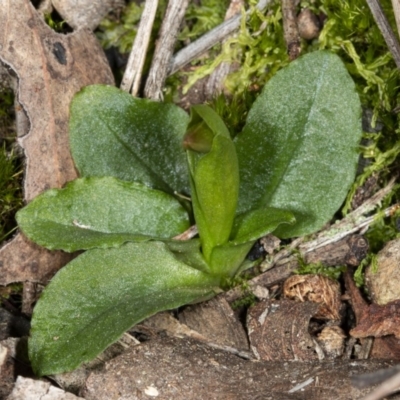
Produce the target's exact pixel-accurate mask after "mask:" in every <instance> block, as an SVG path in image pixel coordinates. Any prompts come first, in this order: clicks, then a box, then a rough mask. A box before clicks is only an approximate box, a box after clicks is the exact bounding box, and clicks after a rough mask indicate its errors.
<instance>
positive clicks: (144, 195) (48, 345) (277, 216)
mask: <svg viewBox="0 0 400 400" xmlns="http://www.w3.org/2000/svg"><path fill="white" fill-rule="evenodd" d="M360 115H361V107H360V101H359V97H358V95H357V94H356V91H355V86H354V83H353V81H352V79H351V78H350V76H349V74H348V72H347V70H346V68H345V66H344V65H343V63H342V61H341V60H340V59H339V58H338V57H337V56H336V55H334V54H331V53H329V52H325V51H318V52H314V53H310V54H308V55H305V56H303V57H301V58H299V59H298V60H296V61H294V62H292V63H291V64H290V65H289V66H288V67H286V68H284V69H282V70H281V71H279V72H278V73H277V74H276V75H275V76H274V77H273V78H272V79H270V80H269V82H268V83H267V84H266V86H265V87H264V89H263V91H262V93H261V94H260V95H259V97H258V98H257V100H256V101H255V103H254V104H253V106H252V108H251V110H250V112H249V113H248V116H247V120H246V124H245V127H244V129H243V131H242V132H241V133H240V134H238V135H237V136H236V137H235V138H234V139H232V138H231V135H230V132H229V131H228V129H227V127H226V126H225V124H224V122H223V121H222V119H221V118H220V117H219V116H218V115H217V114H216V112H215V111H213V110H212V109H211V108H210V107H209V106H206V105H197V106H193V107H192V108H191V111H190V115H188V114H187V113H186V112H185V111H184V110H182V109H181V108H179V107H177V106H175V105H174V104H164V103H159V102H153V101H149V100H146V99H139V98H134V97H132V96H130V95H129V94H128V93H125V92H122V91H120V90H118V89H117V88H114V87H110V86H102V85H94V86H89V87H86V88H84V89H83V90H81V91H80V92H79V93H78V94H76V96H75V98H74V99H73V101H72V104H71V119H70V145H71V152H72V156H73V159H74V161H75V164H76V168H77V170H78V171H79V173H80V176H81V177H80V178H79V179H76V180H75V181H72V182H69V183H68V184H67V185H66V186H65V188H62V189H51V190H48V191H47V192H45V193H43V194H41V195H39V196H38V197H37V198H35V199H34V200H33V201H32V202H31V203H29V204H28V205H27V206H26V207H25V208H24V209H22V210H21V211H19V212H18V215H17V220H18V224H19V226H20V229H21V230H22V231H23V232H24V234H25V235H26V236H27V237H28V238H30V239H31V240H33V241H34V242H36V243H38V244H40V245H42V246H44V247H46V248H48V249H51V250H53V249H61V250H64V251H67V252H75V251H78V250H85V251H84V252H83V253H82V254H80V255H79V256H77V257H76V258H75V259H73V260H72V261H71V262H70V263H69V264H67V265H66V266H65V267H64V268H62V269H61V270H60V271H59V272H58V273H57V274H56V275H55V277H54V278H53V279H52V281H51V282H50V284H49V285H48V286H47V287H46V289H45V290H44V292H43V294H42V296H41V298H40V299H39V301H38V303H37V305H36V307H35V310H34V313H33V318H32V329H31V336H30V339H29V355H30V359H31V362H32V366H33V368H34V370H35V372H36V373H37V374H38V375H46V374H55V373H60V372H64V371H68V370H72V369H74V368H76V367H77V366H79V365H80V364H81V363H82V362H85V361H89V360H91V359H93V358H94V357H95V356H97V355H98V354H99V353H100V352H102V351H103V350H104V349H105V348H106V347H107V346H108V345H110V344H111V343H112V342H114V341H116V340H117V339H118V338H119V337H120V336H121V335H122V334H123V333H124V332H125V331H126V330H128V329H129V328H131V327H132V326H133V325H134V324H136V323H138V322H140V321H142V320H143V319H145V318H147V317H149V316H151V315H153V314H155V313H157V312H159V311H162V310H166V309H173V308H176V307H179V306H182V305H185V304H188V303H193V302H199V301H202V300H205V299H208V298H210V297H212V296H214V295H215V294H216V293H218V292H220V291H221V290H222V288H223V287H224V285H225V284H226V281H227V280H228V281H229V280H230V279H232V278H234V277H236V276H238V275H239V274H240V273H241V272H242V271H243V270H244V269H246V268H247V267H248V266H249V265H250V262H249V261H248V260H246V255H247V253H248V252H249V250H250V249H251V247H252V246H253V245H254V243H255V241H256V240H257V239H258V238H260V237H262V236H264V235H266V234H268V233H271V232H273V233H274V235H277V236H278V237H280V238H291V237H295V236H302V235H306V234H310V233H312V232H314V231H316V230H318V229H320V228H321V227H322V226H323V225H324V224H325V223H327V222H328V221H329V220H330V219H331V218H332V216H333V214H334V213H335V212H336V211H337V210H338V209H339V208H340V206H341V204H342V202H343V200H344V198H345V196H346V194H347V192H348V190H349V188H350V185H351V184H352V182H353V180H354V176H355V172H356V165H357V159H358V144H359V141H360V137H361V119H360ZM193 223H195V224H196V225H197V228H198V237H197V238H193V239H191V240H184V241H182V240H176V239H174V237H175V236H177V235H179V234H180V233H182V232H183V231H185V230H186V229H188V228H189V227H190V226H191V224H193Z"/></svg>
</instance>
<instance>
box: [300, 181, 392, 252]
mask: <svg viewBox="0 0 400 400" xmlns="http://www.w3.org/2000/svg"><path fill="white" fill-rule="evenodd" d="M394 184H395V179H392V180H391V181H390V182H389V183H388V184H387V185H386V186H385V187H384V188H383V189H381V190H379V191H378V192H377V193H375V194H374V195H373V196H372V197H371V198H369V199H368V200H366V201H365V202H364V203H363V204H362V205H361V206H360V207H358V208H357V209H356V210H354V211H353V212H351V213H349V214H348V215H346V217H345V218H343V219H342V220H341V221H339V222H338V223H336V224H334V225H332V226H330V227H329V228H328V230H324V231H322V232H321V233H319V234H318V237H317V238H316V239H315V240H313V241H311V242H307V243H304V244H303V245H300V246H299V250H300V251H301V252H302V253H304V254H305V253H308V252H310V251H314V250H316V249H318V248H320V247H323V246H326V245H328V244H330V243H334V242H337V241H339V240H341V239H343V238H344V237H345V236H348V235H350V234H352V233H354V232H357V231H359V230H361V229H363V228H365V227H367V226H369V225H371V223H372V222H373V221H374V218H375V216H372V217H365V216H364V214H367V213H369V212H371V211H372V210H374V209H375V208H376V207H377V205H378V204H379V203H380V202H381V201H382V200H383V199H384V198H385V197H386V196H387V195H388V194H389V193H390V192H391V191H392V189H393V186H394ZM397 207H398V205H394V206H392V207H389V208H387V209H386V210H385V211H384V212H385V215H390V213H391V212H392V211H393V210H395V209H396V208H397Z"/></svg>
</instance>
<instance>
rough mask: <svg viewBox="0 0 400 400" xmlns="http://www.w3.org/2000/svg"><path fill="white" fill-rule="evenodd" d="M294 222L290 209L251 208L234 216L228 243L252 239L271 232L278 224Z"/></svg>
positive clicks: (240, 242) (244, 241) (239, 242)
mask: <svg viewBox="0 0 400 400" xmlns="http://www.w3.org/2000/svg"><path fill="white" fill-rule="evenodd" d="M295 222H296V220H295V218H294V215H293V214H292V213H291V212H290V211H286V210H280V209H279V208H273V207H261V208H258V209H256V210H251V211H248V212H246V213H244V214H241V215H238V216H237V217H236V218H235V221H234V224H233V228H232V234H231V241H230V243H232V244H235V245H237V244H242V243H246V242H250V241H254V240H257V239H259V238H260V237H262V236H265V235H267V234H268V233H271V232H273V231H274V230H275V229H276V228H277V227H278V226H279V225H280V224H294V223H295Z"/></svg>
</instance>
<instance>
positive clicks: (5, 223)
mask: <svg viewBox="0 0 400 400" xmlns="http://www.w3.org/2000/svg"><path fill="white" fill-rule="evenodd" d="M13 104H14V95H13V93H12V91H11V90H9V89H6V88H0V243H1V242H2V241H3V240H4V239H6V238H7V237H9V235H10V234H11V232H13V231H14V230H15V229H16V222H15V220H14V214H15V212H16V211H17V210H18V209H19V208H20V207H22V205H23V204H22V203H23V201H22V190H21V183H22V182H21V181H22V179H21V178H22V166H21V163H20V160H19V159H18V158H17V157H16V156H15V154H14V152H13V151H12V150H11V149H12V143H13V141H14V139H15V132H14V123H13V118H14V113H13Z"/></svg>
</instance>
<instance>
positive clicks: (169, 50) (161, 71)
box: [144, 0, 189, 100]
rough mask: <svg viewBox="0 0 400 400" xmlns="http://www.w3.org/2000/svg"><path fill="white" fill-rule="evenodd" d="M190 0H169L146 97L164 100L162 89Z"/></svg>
mask: <svg viewBox="0 0 400 400" xmlns="http://www.w3.org/2000/svg"><path fill="white" fill-rule="evenodd" d="M188 5H189V0H169V2H168V7H167V10H166V12H165V16H164V20H163V23H162V26H161V29H160V33H159V38H158V41H157V45H156V49H155V52H154V57H153V61H152V64H151V67H150V72H149V77H148V78H147V81H146V86H145V88H144V94H145V97H147V98H149V99H154V100H162V98H163V95H162V89H163V87H164V83H165V79H166V78H167V76H168V70H169V66H170V61H171V58H172V54H173V51H174V46H175V42H176V37H177V35H178V32H179V27H180V26H181V23H182V20H183V17H184V16H185V11H186V8H187V6H188Z"/></svg>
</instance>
